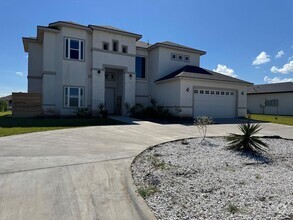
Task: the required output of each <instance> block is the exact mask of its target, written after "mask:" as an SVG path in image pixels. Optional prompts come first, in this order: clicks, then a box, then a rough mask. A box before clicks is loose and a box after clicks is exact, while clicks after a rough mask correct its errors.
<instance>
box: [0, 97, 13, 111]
mask: <svg viewBox="0 0 293 220" xmlns="http://www.w3.org/2000/svg"><path fill="white" fill-rule="evenodd" d="M0 100H4V101H6V102H7V105H8V109H12V95H8V96H4V97H0Z"/></svg>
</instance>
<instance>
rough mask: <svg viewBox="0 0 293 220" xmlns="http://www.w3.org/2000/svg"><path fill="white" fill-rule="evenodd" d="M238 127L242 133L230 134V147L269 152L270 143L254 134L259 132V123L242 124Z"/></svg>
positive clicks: (247, 150) (240, 149)
mask: <svg viewBox="0 0 293 220" xmlns="http://www.w3.org/2000/svg"><path fill="white" fill-rule="evenodd" d="M238 128H239V129H240V131H241V132H242V134H230V135H229V136H228V137H226V139H227V141H229V144H228V147H227V148H228V149H231V150H237V151H244V152H252V153H257V154H261V153H264V152H265V153H267V149H268V145H267V144H266V143H264V142H263V141H261V140H260V137H257V136H254V135H255V134H257V133H258V132H259V131H260V130H261V127H260V125H259V124H251V123H249V122H248V123H247V124H241V125H238Z"/></svg>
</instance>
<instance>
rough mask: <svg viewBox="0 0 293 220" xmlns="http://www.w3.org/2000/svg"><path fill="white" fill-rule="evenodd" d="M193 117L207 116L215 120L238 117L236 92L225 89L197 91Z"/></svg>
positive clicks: (195, 92)
mask: <svg viewBox="0 0 293 220" xmlns="http://www.w3.org/2000/svg"><path fill="white" fill-rule="evenodd" d="M193 99H194V100H193V116H194V117H196V116H199V115H206V116H210V117H213V118H235V117H236V92H235V91H233V90H223V89H208V88H206V89H202V88H200V89H195V90H194V96H193Z"/></svg>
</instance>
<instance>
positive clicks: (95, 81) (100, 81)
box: [92, 70, 105, 116]
mask: <svg viewBox="0 0 293 220" xmlns="http://www.w3.org/2000/svg"><path fill="white" fill-rule="evenodd" d="M101 103H102V104H104V105H105V70H92V115H93V116H96V115H98V113H99V105H100V104H101Z"/></svg>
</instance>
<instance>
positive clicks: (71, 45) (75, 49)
mask: <svg viewBox="0 0 293 220" xmlns="http://www.w3.org/2000/svg"><path fill="white" fill-rule="evenodd" d="M65 58H66V59H71V60H84V41H83V40H77V39H71V38H65Z"/></svg>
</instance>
